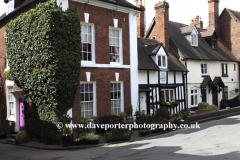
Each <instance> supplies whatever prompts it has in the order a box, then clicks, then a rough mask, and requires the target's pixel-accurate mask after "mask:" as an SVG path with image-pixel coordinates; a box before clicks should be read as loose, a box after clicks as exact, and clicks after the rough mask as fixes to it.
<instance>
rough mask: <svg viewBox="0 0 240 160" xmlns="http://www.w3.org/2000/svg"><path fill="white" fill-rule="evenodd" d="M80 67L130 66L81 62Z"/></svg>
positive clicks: (126, 66)
mask: <svg viewBox="0 0 240 160" xmlns="http://www.w3.org/2000/svg"><path fill="white" fill-rule="evenodd" d="M81 67H91V68H130V65H120V64H119V65H113V64H91V63H89V64H87V63H85V64H82V65H81Z"/></svg>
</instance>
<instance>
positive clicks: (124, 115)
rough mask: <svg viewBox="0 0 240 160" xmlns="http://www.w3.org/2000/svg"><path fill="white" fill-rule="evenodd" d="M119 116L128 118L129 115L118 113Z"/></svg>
mask: <svg viewBox="0 0 240 160" xmlns="http://www.w3.org/2000/svg"><path fill="white" fill-rule="evenodd" d="M118 115H119V116H120V117H122V118H126V116H127V113H126V112H120V113H118Z"/></svg>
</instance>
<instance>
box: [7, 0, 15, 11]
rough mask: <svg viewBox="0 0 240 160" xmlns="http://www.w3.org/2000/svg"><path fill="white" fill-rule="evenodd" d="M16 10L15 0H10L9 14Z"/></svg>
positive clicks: (8, 5)
mask: <svg viewBox="0 0 240 160" xmlns="http://www.w3.org/2000/svg"><path fill="white" fill-rule="evenodd" d="M13 10H14V0H10V1H9V2H8V4H7V15H8V14H9V13H11V12H12V11H13Z"/></svg>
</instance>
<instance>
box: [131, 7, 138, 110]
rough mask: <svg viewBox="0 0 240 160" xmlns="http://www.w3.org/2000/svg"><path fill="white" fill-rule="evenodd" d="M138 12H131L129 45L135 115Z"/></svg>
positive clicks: (136, 104)
mask: <svg viewBox="0 0 240 160" xmlns="http://www.w3.org/2000/svg"><path fill="white" fill-rule="evenodd" d="M137 14H138V12H136V11H130V12H129V44H130V86H131V104H132V106H133V114H135V111H136V108H137V107H138V84H139V83H138V80H139V78H138V75H139V74H138V61H137V59H138V53H137V17H136V15H137Z"/></svg>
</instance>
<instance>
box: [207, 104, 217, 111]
mask: <svg viewBox="0 0 240 160" xmlns="http://www.w3.org/2000/svg"><path fill="white" fill-rule="evenodd" d="M208 108H212V110H213V111H218V110H219V109H218V107H217V106H215V105H209V106H208Z"/></svg>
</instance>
